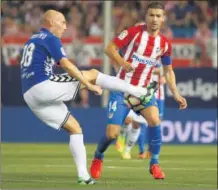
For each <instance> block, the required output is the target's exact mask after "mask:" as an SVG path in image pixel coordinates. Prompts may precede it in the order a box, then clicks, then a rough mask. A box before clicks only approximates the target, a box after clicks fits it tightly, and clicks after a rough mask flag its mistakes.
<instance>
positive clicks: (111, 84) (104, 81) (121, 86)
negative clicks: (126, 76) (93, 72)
mask: <svg viewBox="0 0 218 190" xmlns="http://www.w3.org/2000/svg"><path fill="white" fill-rule="evenodd" d="M96 84H97V85H99V86H100V87H102V88H104V89H109V90H111V91H119V92H126V93H128V94H131V95H133V96H135V97H138V98H139V97H141V96H144V95H146V94H147V89H146V88H142V87H135V86H133V85H131V84H128V83H126V82H125V81H123V80H121V79H119V78H117V77H112V76H109V75H105V74H103V73H101V72H99V73H98V76H97V79H96Z"/></svg>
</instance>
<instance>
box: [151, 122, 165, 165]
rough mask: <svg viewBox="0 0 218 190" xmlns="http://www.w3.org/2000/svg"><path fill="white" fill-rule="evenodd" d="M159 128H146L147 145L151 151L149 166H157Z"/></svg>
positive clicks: (159, 145) (159, 140)
mask: <svg viewBox="0 0 218 190" xmlns="http://www.w3.org/2000/svg"><path fill="white" fill-rule="evenodd" d="M161 142H162V141H161V128H160V125H157V126H152V127H151V126H148V145H149V150H150V151H151V154H152V156H151V160H150V165H153V164H158V159H159V153H160V148H161Z"/></svg>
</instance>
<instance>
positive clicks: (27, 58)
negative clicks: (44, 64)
mask: <svg viewBox="0 0 218 190" xmlns="http://www.w3.org/2000/svg"><path fill="white" fill-rule="evenodd" d="M34 49H35V45H34V43H30V44H27V45H25V46H24V50H23V56H22V60H21V62H20V64H21V67H29V66H30V65H31V63H32V58H33V51H34Z"/></svg>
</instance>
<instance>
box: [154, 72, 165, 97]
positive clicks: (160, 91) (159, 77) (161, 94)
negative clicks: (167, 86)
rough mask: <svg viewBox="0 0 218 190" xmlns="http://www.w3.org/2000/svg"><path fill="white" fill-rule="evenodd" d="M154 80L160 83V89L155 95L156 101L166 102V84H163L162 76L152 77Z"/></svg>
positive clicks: (155, 75)
mask: <svg viewBox="0 0 218 190" xmlns="http://www.w3.org/2000/svg"><path fill="white" fill-rule="evenodd" d="M152 80H154V81H157V82H158V88H157V91H156V93H155V97H156V99H158V100H164V99H165V94H164V84H163V83H161V81H160V80H161V75H160V74H159V75H157V74H154V75H153V77H152Z"/></svg>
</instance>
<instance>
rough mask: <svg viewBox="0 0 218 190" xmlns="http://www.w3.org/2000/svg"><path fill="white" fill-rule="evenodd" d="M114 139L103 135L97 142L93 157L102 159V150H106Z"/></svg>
mask: <svg viewBox="0 0 218 190" xmlns="http://www.w3.org/2000/svg"><path fill="white" fill-rule="evenodd" d="M114 140H115V139H108V138H107V136H106V135H104V136H103V137H102V138H101V140H100V142H99V143H98V146H97V149H96V151H95V155H94V157H95V158H97V159H100V160H102V159H103V158H104V152H105V150H107V148H108V147H109V145H110V144H111V143H112V142H113V141H114Z"/></svg>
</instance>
